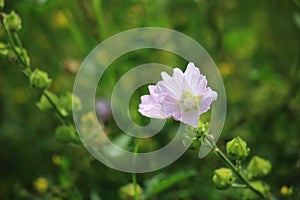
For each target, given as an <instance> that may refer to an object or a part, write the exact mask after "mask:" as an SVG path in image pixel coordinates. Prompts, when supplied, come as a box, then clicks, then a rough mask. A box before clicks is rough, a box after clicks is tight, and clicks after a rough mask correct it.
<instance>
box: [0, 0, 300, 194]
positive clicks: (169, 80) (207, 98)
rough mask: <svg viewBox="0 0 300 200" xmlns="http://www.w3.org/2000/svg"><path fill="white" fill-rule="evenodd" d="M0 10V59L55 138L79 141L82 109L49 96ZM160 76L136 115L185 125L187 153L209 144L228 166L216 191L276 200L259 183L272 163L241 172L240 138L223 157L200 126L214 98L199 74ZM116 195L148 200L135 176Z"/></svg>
mask: <svg viewBox="0 0 300 200" xmlns="http://www.w3.org/2000/svg"><path fill="white" fill-rule="evenodd" d="M3 7H4V0H0V11H1V13H0V23H1V27H2V29H3V30H4V33H5V36H6V39H7V43H6V44H4V43H0V55H2V56H4V57H6V58H8V59H9V60H10V61H12V62H14V63H16V64H18V65H19V66H21V70H22V72H23V73H24V74H25V75H26V76H27V77H28V79H29V83H30V84H29V86H30V87H31V88H35V89H37V90H39V91H40V92H41V99H40V101H39V102H38V103H37V107H38V108H39V109H40V110H42V111H45V110H49V109H52V110H53V111H55V113H56V116H57V117H58V118H59V119H60V121H61V125H60V126H59V127H57V129H56V131H55V134H56V137H57V138H58V139H60V140H63V141H64V142H73V143H78V142H80V140H79V137H78V135H77V133H76V131H75V128H74V124H73V122H72V121H71V120H70V116H71V112H72V99H73V104H74V105H75V106H73V108H75V109H78V110H80V108H81V103H80V100H79V99H78V98H76V97H74V96H73V95H72V93H70V92H68V93H66V94H63V95H60V96H59V95H56V94H54V93H53V92H50V91H49V88H50V86H51V84H52V80H51V78H50V77H49V75H48V73H47V72H45V71H42V70H40V69H38V68H35V69H33V68H32V67H31V65H30V59H29V56H28V54H27V51H26V49H25V48H24V47H23V45H22V43H21V41H20V39H19V36H18V31H20V30H21V28H22V20H21V18H20V17H19V15H18V14H17V13H16V12H14V11H12V12H10V13H4V12H2V10H3ZM161 76H162V81H159V82H158V83H157V84H156V85H150V86H149V93H150V94H149V95H144V96H142V97H141V104H140V105H139V112H140V113H141V114H142V115H144V116H147V117H151V118H157V119H166V118H173V119H175V120H177V121H180V122H182V123H184V124H187V125H188V126H187V129H186V131H185V133H184V134H183V143H186V144H191V145H190V146H189V148H190V149H194V150H195V149H199V148H200V146H201V145H203V144H204V143H205V144H206V145H209V146H210V147H211V148H212V151H213V152H214V153H215V154H216V155H218V156H219V157H220V158H221V159H222V160H223V161H224V162H225V163H226V164H227V167H221V168H219V169H216V170H215V171H214V173H213V176H212V181H213V183H214V184H215V186H216V188H217V189H222V190H225V189H228V188H237V189H241V190H243V199H276V196H275V195H273V194H272V193H271V189H270V186H268V184H267V183H266V182H264V181H263V178H264V177H265V176H267V175H268V174H270V172H271V168H272V165H271V163H270V162H269V161H268V160H266V159H264V158H261V157H259V156H253V157H252V159H251V160H250V162H249V163H248V165H246V167H245V168H244V167H243V166H245V165H244V164H242V163H243V162H244V161H245V159H246V158H247V157H248V156H249V152H250V149H249V147H247V143H246V142H245V141H244V140H242V139H241V138H240V137H235V138H233V139H232V140H230V141H229V142H227V143H226V154H225V153H223V151H221V149H220V148H219V147H218V146H217V144H216V143H215V142H214V140H213V136H211V135H209V134H208V127H209V123H208V122H201V121H200V115H201V114H203V113H205V112H207V111H208V110H209V109H210V107H211V104H212V103H213V102H214V101H216V100H217V98H218V95H217V92H216V91H213V90H212V89H211V88H210V87H208V82H207V79H206V77H205V76H204V75H202V74H201V73H200V71H199V69H198V68H197V67H196V66H195V65H194V64H193V63H192V62H190V63H189V64H188V65H187V68H186V70H185V72H182V71H181V70H180V69H179V68H175V69H174V70H173V74H172V76H170V75H168V74H167V73H165V72H163V73H162V74H161ZM191 133H193V134H191ZM194 133H195V134H194ZM56 160H57V159H56ZM178 176H182V175H178ZM185 176H187V177H188V176H190V175H185ZM185 176H182V177H185ZM45 181H46V180H42V182H45ZM40 182H41V181H40ZM47 184H48V183H47ZM47 184H46V185H47ZM37 185H38V184H37ZM44 185H45V184H44ZM119 192H120V198H121V199H135V200H137V199H147V195H145V194H143V189H142V188H141V187H140V186H139V185H138V184H137V180H136V176H135V175H134V176H133V183H132V184H128V185H126V186H124V187H122V188H121V189H120V191H119ZM280 192H281V195H282V198H285V199H295V200H296V199H298V194H297V190H296V189H294V188H292V187H291V188H288V187H286V186H283V187H282V188H281V191H280Z"/></svg>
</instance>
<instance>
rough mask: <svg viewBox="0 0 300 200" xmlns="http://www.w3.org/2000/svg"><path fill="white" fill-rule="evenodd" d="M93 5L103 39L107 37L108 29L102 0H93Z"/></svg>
mask: <svg viewBox="0 0 300 200" xmlns="http://www.w3.org/2000/svg"><path fill="white" fill-rule="evenodd" d="M93 7H94V11H95V18H96V22H97V28H98V32H99V35H100V38H101V39H102V40H103V39H105V38H106V35H107V33H106V30H105V26H104V21H103V8H102V0H93Z"/></svg>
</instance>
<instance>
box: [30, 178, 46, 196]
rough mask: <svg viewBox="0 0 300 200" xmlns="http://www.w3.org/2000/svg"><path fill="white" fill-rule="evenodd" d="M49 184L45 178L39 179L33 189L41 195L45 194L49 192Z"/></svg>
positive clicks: (34, 183)
mask: <svg viewBox="0 0 300 200" xmlns="http://www.w3.org/2000/svg"><path fill="white" fill-rule="evenodd" d="M48 187H49V183H48V181H47V179H45V178H42V177H40V178H38V179H36V180H35V181H34V182H33V188H34V189H35V190H36V191H37V192H39V193H45V192H46V191H47V190H48Z"/></svg>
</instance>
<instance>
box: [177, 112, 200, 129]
mask: <svg viewBox="0 0 300 200" xmlns="http://www.w3.org/2000/svg"><path fill="white" fill-rule="evenodd" d="M199 117H200V115H199V114H198V112H197V110H191V111H187V112H182V117H181V119H180V120H179V121H181V122H183V123H185V124H188V125H191V126H193V127H194V128H196V127H197V125H198V121H199Z"/></svg>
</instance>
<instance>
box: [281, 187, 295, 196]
mask: <svg viewBox="0 0 300 200" xmlns="http://www.w3.org/2000/svg"><path fill="white" fill-rule="evenodd" d="M280 193H281V195H282V196H291V195H292V193H293V189H292V188H288V187H287V186H285V185H284V186H282V187H281V189H280Z"/></svg>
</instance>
